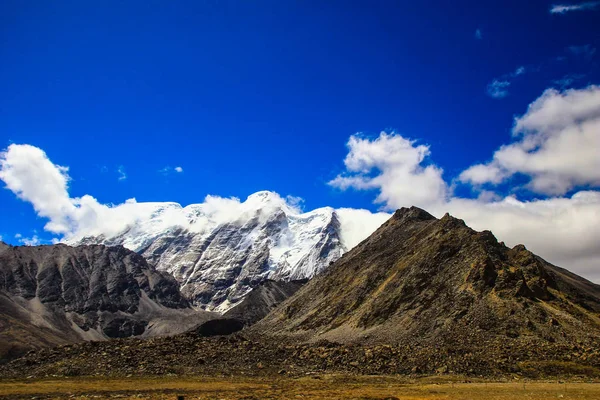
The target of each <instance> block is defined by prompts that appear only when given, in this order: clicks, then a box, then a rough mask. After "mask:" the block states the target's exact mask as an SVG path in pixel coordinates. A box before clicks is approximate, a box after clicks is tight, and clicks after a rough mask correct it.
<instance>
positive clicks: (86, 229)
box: [0, 144, 389, 248]
mask: <svg viewBox="0 0 600 400" xmlns="http://www.w3.org/2000/svg"><path fill="white" fill-rule="evenodd" d="M67 171H68V169H67V168H66V167H61V166H58V165H55V164H53V163H52V162H51V161H50V160H49V159H48V157H47V155H46V154H45V153H44V152H43V151H42V150H40V149H39V148H37V147H33V146H30V145H17V144H13V145H11V146H9V147H8V148H7V149H6V151H4V152H3V153H1V154H0V179H2V180H3V181H4V182H5V183H6V187H7V188H8V189H9V190H11V191H12V192H14V193H15V194H16V195H17V196H18V197H19V198H21V199H22V200H24V201H27V202H30V203H32V205H33V207H34V209H35V210H36V212H37V214H38V215H39V216H41V217H44V218H48V219H49V222H48V223H47V224H46V226H45V229H46V230H47V231H50V232H52V233H56V234H59V235H62V238H63V240H65V241H67V242H68V241H75V240H78V239H81V238H84V237H86V236H92V235H93V236H98V235H105V236H106V237H110V236H114V235H116V234H118V233H120V232H122V231H123V230H125V229H130V230H133V231H134V232H135V231H139V232H140V234H142V233H143V237H148V236H150V237H152V236H153V235H155V234H159V233H162V232H164V231H165V230H168V229H174V228H177V227H183V228H187V229H189V230H191V231H193V232H205V231H208V230H210V229H213V228H214V227H216V226H217V225H219V224H223V223H225V222H233V223H235V222H239V223H241V222H244V221H247V220H248V219H250V218H253V217H255V216H256V210H258V209H260V210H262V212H261V213H260V215H261V216H263V217H265V218H267V217H268V216H269V215H270V214H271V213H272V212H273V211H274V210H275V209H276V208H280V209H285V210H286V212H287V213H289V214H300V213H302V209H301V205H302V203H303V199H301V198H300V197H295V196H287V197H285V198H284V197H281V196H280V195H279V194H277V193H274V192H267V191H264V192H258V193H255V194H253V195H251V196H249V197H248V199H246V201H244V202H242V201H240V199H238V198H235V197H232V198H224V197H219V196H212V195H208V196H206V197H205V199H204V202H202V203H199V204H192V205H189V206H187V207H182V206H181V205H179V204H177V203H172V202H171V203H169V202H161V203H138V202H137V201H136V200H135V199H129V200H127V201H125V202H124V203H122V204H117V205H105V204H100V203H99V202H98V201H97V200H96V199H95V198H94V197H92V196H90V195H84V196H82V197H74V198H72V197H70V195H69V193H68V185H67V183H68V182H69V180H70V178H69V176H68V174H67ZM353 213H354V214H353ZM351 214H352V215H356V218H352V219H348V218H347V216H348V215H351ZM369 215H371V213H370V212H369V211H366V210H349V209H342V210H340V222H341V223H342V224H343V226H344V237H343V238H342V240H343V241H344V243H345V244H346V245H348V243H350V244H351V245H352V246H353V244H355V243H357V242H358V241H360V240H362V239H364V238H365V237H367V236H368V235H369V234H371V233H372V232H373V230H375V229H376V228H377V227H378V226H379V225H380V224H381V223H382V222H383V220H385V219H387V218H389V215H388V214H375V216H374V219H373V220H370V219H369ZM34 233H35V232H34ZM130 233H132V232H130ZM129 236H130V237H135V236H136V235H135V234H130V235H129ZM15 237H16V238H17V239H20V242H21V243H23V244H26V245H36V244H39V243H40V239H39V237H38V236H37V234H36V235H34V236H33V237H32V238H23V237H22V236H21V235H20V234H17V235H15ZM138 237H142V235H139V236H138ZM56 241H57V240H56V239H53V240H52V243H55V242H56ZM126 245H128V246H129V247H130V248H136V247H139V246H138V245H139V243H126Z"/></svg>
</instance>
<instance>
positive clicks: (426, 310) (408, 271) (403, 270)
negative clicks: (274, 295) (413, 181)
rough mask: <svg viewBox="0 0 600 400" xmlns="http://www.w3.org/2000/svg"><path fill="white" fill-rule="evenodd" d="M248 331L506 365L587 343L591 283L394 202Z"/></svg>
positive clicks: (595, 307)
mask: <svg viewBox="0 0 600 400" xmlns="http://www.w3.org/2000/svg"><path fill="white" fill-rule="evenodd" d="M251 331H254V332H257V333H261V334H270V335H276V336H285V337H295V338H297V339H298V340H308V341H316V340H323V339H327V340H332V341H337V342H342V343H362V344H364V343H373V344H378V343H385V344H395V345H396V344H397V345H407V346H409V347H410V348H413V349H437V350H436V351H438V352H439V351H441V352H442V354H446V357H450V358H454V357H455V354H458V352H467V353H468V354H472V355H475V354H480V355H485V354H490V355H491V354H494V357H497V359H496V360H493V362H496V363H503V362H507V363H508V362H509V361H510V360H511V359H513V360H514V359H515V357H518V356H519V355H517V354H514V353H511V351H510V350H509V349H510V348H515V347H516V348H528V347H535V348H543V347H544V346H549V345H550V346H554V345H560V346H564V347H565V348H570V347H572V346H583V347H586V348H593V349H595V350H593V351H597V350H598V347H599V345H600V286H598V285H596V284H593V283H591V282H589V281H587V280H585V279H583V278H581V277H579V276H576V275H574V274H572V273H570V272H568V271H566V270H564V269H562V268H558V267H556V266H553V265H551V264H549V263H547V262H545V261H544V260H542V259H541V258H539V257H537V256H535V255H534V254H532V253H531V252H529V251H528V250H527V249H526V248H525V247H524V246H522V245H519V246H515V247H514V248H512V249H510V248H508V247H506V246H505V245H504V244H503V243H498V242H497V241H496V239H495V237H494V236H493V235H492V233H491V232H489V231H484V232H476V231H474V230H472V229H470V228H469V227H467V226H466V225H465V224H464V222H463V221H462V220H459V219H456V218H453V217H451V216H449V215H446V216H444V217H443V218H442V219H439V220H438V219H436V218H434V217H433V216H431V215H429V214H428V213H427V212H425V211H423V210H421V209H418V208H415V207H413V208H410V209H406V208H404V209H401V210H398V211H397V212H396V213H395V214H394V216H393V217H392V218H391V219H390V220H389V221H387V222H386V223H385V224H383V225H382V226H381V227H380V228H379V229H378V230H377V231H375V232H374V233H373V234H372V235H371V236H370V237H369V238H368V239H366V240H365V241H363V242H362V243H361V244H359V245H358V246H357V247H355V248H354V249H353V250H351V251H350V252H348V253H346V254H345V255H344V256H343V257H342V258H341V259H340V260H338V261H337V262H336V263H335V264H334V265H333V266H332V267H330V268H329V269H328V270H327V271H326V272H325V273H324V274H322V275H320V276H318V277H316V278H315V279H313V280H311V281H310V282H309V283H308V284H307V285H306V286H304V287H303V288H302V289H300V290H299V291H298V292H297V293H296V294H295V295H294V296H292V297H291V298H290V299H288V300H287V301H285V302H284V303H282V304H281V305H280V306H279V307H278V308H277V309H276V310H274V311H273V312H272V313H270V314H269V315H268V316H267V317H266V318H264V319H263V320H262V321H260V322H259V323H258V324H257V325H254V326H253V327H252V328H251ZM415 351H416V350H415ZM594 354H595V353H594ZM430 355H431V356H433V353H432V354H430ZM562 356H564V357H567V356H568V357H570V356H571V355H570V354H563V355H562ZM419 362H420V363H421V364H423V365H426V364H427V360H419ZM447 362H449V361H447ZM417 365H418V363H417Z"/></svg>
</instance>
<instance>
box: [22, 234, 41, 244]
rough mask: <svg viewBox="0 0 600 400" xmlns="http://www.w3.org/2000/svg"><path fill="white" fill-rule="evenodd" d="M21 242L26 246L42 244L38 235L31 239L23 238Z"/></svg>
mask: <svg viewBox="0 0 600 400" xmlns="http://www.w3.org/2000/svg"><path fill="white" fill-rule="evenodd" d="M19 242H20V243H21V244H24V245H25V246H38V245H40V244H41V243H42V241H41V240H40V238H39V237H38V236H37V235H33V237H31V238H21V239H19Z"/></svg>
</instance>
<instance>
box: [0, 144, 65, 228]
mask: <svg viewBox="0 0 600 400" xmlns="http://www.w3.org/2000/svg"><path fill="white" fill-rule="evenodd" d="M68 170H69V169H68V168H67V167H63V166H60V165H55V164H53V163H52V162H50V160H49V159H48V157H47V156H46V153H44V152H43V151H42V150H41V149H39V148H37V147H34V146H30V145H26V144H25V145H17V144H11V145H10V146H8V148H7V150H6V151H4V152H2V153H0V179H1V180H3V181H4V183H5V184H6V187H7V188H8V189H10V190H11V191H12V192H13V193H15V194H16V195H17V197H19V198H20V199H21V200H24V201H28V202H30V203H31V204H33V207H34V209H35V211H36V212H37V214H38V215H39V216H40V217H44V218H48V219H49V220H50V221H49V222H48V223H47V224H46V226H45V229H46V230H48V231H51V232H55V233H66V232H68V231H69V227H70V225H71V224H72V221H71V218H72V216H73V215H74V213H75V211H76V209H75V206H74V205H73V203H72V202H71V201H70V199H69V195H68V193H67V188H68V182H69V180H70V178H69V175H68V173H67V172H68Z"/></svg>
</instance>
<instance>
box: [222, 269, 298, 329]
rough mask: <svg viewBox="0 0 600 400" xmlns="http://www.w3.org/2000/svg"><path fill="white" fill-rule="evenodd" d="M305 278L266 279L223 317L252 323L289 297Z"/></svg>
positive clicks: (247, 323)
mask: <svg viewBox="0 0 600 400" xmlns="http://www.w3.org/2000/svg"><path fill="white" fill-rule="evenodd" d="M306 282H308V280H307V279H303V280H297V281H289V282H284V281H272V280H267V281H264V282H262V283H261V284H260V285H258V286H257V287H255V288H254V289H252V291H251V292H250V293H249V294H248V295H247V296H246V297H244V299H243V300H242V301H241V302H239V303H238V304H237V305H236V306H235V307H233V308H232V309H230V310H229V311H227V312H226V313H225V314H223V317H225V318H234V319H237V320H239V321H242V322H243V323H244V324H245V325H252V324H254V323H256V322H258V321H260V320H261V319H263V318H264V317H265V316H267V314H269V312H271V310H273V309H274V308H275V307H277V306H278V305H279V304H281V303H282V302H283V301H284V300H286V299H287V298H289V297H291V296H292V295H293V294H294V293H296V292H297V291H298V290H299V289H300V288H301V287H302V286H304V285H305V284H306Z"/></svg>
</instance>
